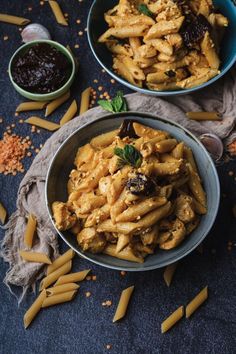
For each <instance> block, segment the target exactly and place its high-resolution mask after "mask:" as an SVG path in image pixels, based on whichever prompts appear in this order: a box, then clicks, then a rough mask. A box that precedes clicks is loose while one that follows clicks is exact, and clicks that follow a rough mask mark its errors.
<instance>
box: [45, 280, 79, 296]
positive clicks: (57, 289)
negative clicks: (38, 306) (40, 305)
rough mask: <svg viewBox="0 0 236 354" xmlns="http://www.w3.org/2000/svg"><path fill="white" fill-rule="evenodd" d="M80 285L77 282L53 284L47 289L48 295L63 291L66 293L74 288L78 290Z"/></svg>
mask: <svg viewBox="0 0 236 354" xmlns="http://www.w3.org/2000/svg"><path fill="white" fill-rule="evenodd" d="M78 288H79V285H78V284H75V283H67V284H63V285H58V286H53V287H51V288H48V289H47V290H46V293H47V296H48V297H49V296H53V295H57V294H61V293H66V292H68V291H72V290H78Z"/></svg>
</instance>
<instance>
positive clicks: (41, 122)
mask: <svg viewBox="0 0 236 354" xmlns="http://www.w3.org/2000/svg"><path fill="white" fill-rule="evenodd" d="M25 123H28V124H31V125H36V126H37V127H39V128H43V129H46V130H50V131H55V130H57V129H59V128H60V125H59V124H56V123H53V122H49V121H48V120H45V119H42V118H39V117H30V118H28V119H26V120H25Z"/></svg>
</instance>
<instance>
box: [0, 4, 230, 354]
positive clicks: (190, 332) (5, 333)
mask: <svg viewBox="0 0 236 354" xmlns="http://www.w3.org/2000/svg"><path fill="white" fill-rule="evenodd" d="M91 3H92V1H91V0H87V1H85V0H84V1H82V2H79V1H76V0H70V1H60V4H61V6H62V8H63V11H64V12H65V13H68V14H69V24H70V25H69V27H68V28H66V27H61V26H59V25H57V23H56V22H55V19H54V17H53V15H52V13H51V11H50V8H49V5H48V4H47V3H46V2H45V4H44V5H43V6H41V5H40V1H39V0H37V1H36V0H31V1H29V0H25V1H22V0H21V1H3V0H1V1H0V12H3V13H4V12H7V13H11V14H15V15H19V16H24V17H28V18H30V19H32V22H39V23H42V24H43V25H45V26H46V27H47V28H48V29H49V30H50V31H51V33H52V36H53V39H55V40H57V41H59V42H60V43H62V44H70V45H71V48H73V47H74V45H75V44H79V45H80V48H78V49H74V52H75V53H76V56H77V57H78V58H79V61H80V70H79V74H78V76H77V78H76V82H75V84H74V85H73V88H72V96H73V97H75V98H76V100H77V102H78V104H79V100H80V93H81V91H82V90H83V89H85V88H86V87H87V86H88V85H91V86H93V87H94V88H97V87H98V86H103V87H104V90H103V91H102V92H104V91H108V92H109V93H110V94H111V96H112V95H114V93H115V92H116V91H117V90H118V89H120V88H121V87H120V85H118V84H111V83H110V77H109V76H108V75H107V74H105V73H102V70H101V68H100V66H99V65H98V64H97V63H96V61H95V59H94V58H93V56H92V54H91V52H90V50H89V48H88V44H87V39H86V33H85V32H84V29H85V27H86V18H87V14H88V10H89V7H90V5H91ZM28 7H32V11H29V10H28ZM77 19H80V20H81V24H77V23H76V20H77ZM79 31H83V32H84V34H83V36H79V35H78V32H79ZM4 36H9V39H8V40H5V41H4ZM20 44H21V38H20V32H19V30H18V27H17V26H14V25H7V24H3V23H0V58H1V61H0V116H1V117H2V118H3V119H4V122H3V123H2V124H0V138H2V134H3V132H4V131H5V130H6V127H7V126H8V125H10V124H13V123H14V124H16V127H15V128H14V132H16V133H17V134H20V135H22V136H27V135H30V137H31V138H32V141H33V144H34V146H35V147H39V145H40V144H43V143H44V142H45V140H46V139H47V138H48V137H49V136H50V134H51V133H48V132H46V131H43V130H41V133H40V134H37V133H35V134H32V133H31V128H30V127H29V126H27V125H26V124H19V123H18V122H19V119H20V118H23V119H24V118H26V117H28V116H30V115H31V114H30V113H26V114H21V115H20V116H19V117H15V116H14V112H15V108H16V106H17V105H18V104H19V103H20V102H23V100H24V99H22V97H20V96H19V95H18V94H17V93H16V92H15V91H14V89H13V87H12V86H11V84H10V82H9V79H8V75H7V65H8V61H9V59H10V57H11V55H12V54H13V52H14V51H15V50H16V48H17V47H18V46H19V45H20ZM94 79H97V80H98V81H99V83H96V84H94V83H93V80H94ZM123 91H124V92H128V91H127V90H126V89H123ZM68 106H69V102H68V103H66V104H65V105H64V106H63V107H62V108H61V109H59V110H58V111H56V112H55V113H54V114H53V115H52V116H51V118H50V119H52V121H55V122H56V121H58V120H59V118H60V117H61V116H62V114H63V112H64V111H65V110H66V109H67V107H68ZM35 113H36V114H40V112H35ZM32 159H33V157H32V158H27V159H25V169H27V168H28V167H29V166H30V164H31V163H32ZM218 171H219V175H220V180H221V186H222V200H221V207H220V211H219V214H218V218H217V221H216V223H215V226H214V227H213V229H212V231H211V233H210V234H209V236H208V237H207V239H206V241H205V242H204V245H203V249H204V252H203V254H202V255H201V254H199V253H198V252H197V251H194V252H193V253H192V254H191V255H190V256H188V257H186V258H185V259H183V260H182V261H181V263H180V265H179V267H178V269H177V272H176V275H175V278H174V280H173V283H172V285H171V287H170V288H167V286H166V285H165V283H164V281H163V270H156V271H151V272H146V273H129V274H126V276H124V277H122V276H121V275H120V273H119V272H118V271H111V270H107V269H105V268H101V267H97V266H95V265H93V264H90V263H88V262H86V261H84V260H81V259H79V258H76V259H75V261H74V266H73V270H74V271H77V270H79V269H85V268H88V267H90V268H91V269H92V273H93V274H96V276H97V281H85V282H83V283H82V284H81V288H80V290H79V293H78V296H77V297H76V298H75V299H74V300H73V302H72V303H68V304H64V305H60V306H57V307H52V308H48V309H45V310H43V311H42V312H41V313H40V314H39V315H38V317H37V318H36V319H35V321H34V322H33V323H32V325H31V326H30V327H29V329H28V330H27V331H25V330H24V328H23V315H24V313H25V311H26V309H27V308H28V307H29V306H30V304H31V303H32V302H33V300H34V295H33V294H31V295H28V296H27V299H26V300H25V301H24V302H23V304H22V305H21V306H20V308H18V306H17V301H16V299H15V298H14V297H13V296H12V295H11V294H10V293H9V291H8V289H7V287H6V286H5V285H4V284H3V283H1V284H0V353H1V354H23V353H29V354H33V353H40V354H41V353H42V354H43V353H50V354H53V353H57V354H62V353H63V354H65V353H66V354H67V353H68V354H74V353H79V354H80V353H86V354H100V353H105V352H111V353H115V354H126V353H130V354H139V353H140V354H141V353H142V354H150V353H158V354H159V353H160V354H169V353H176V354H178V353H181V354H182V353H185V354H187V353H191V354H195V353H196V354H203V353H204V354H208V353H209V354H213V353H215V354H231V353H232V354H233V353H235V347H236V339H235V337H236V336H235V335H236V320H235V318H236V291H235V285H236V281H235V271H236V261H235V254H236V247H235V246H234V244H236V237H235V235H236V220H235V219H234V217H233V214H232V206H233V205H234V203H235V200H236V189H235V180H234V176H236V165H235V162H233V161H231V162H229V163H227V164H224V165H222V166H220V167H218ZM229 171H233V172H234V175H233V176H229V175H228V172H229ZM22 177H23V175H22V174H19V175H17V176H15V177H13V176H4V175H2V174H0V200H1V201H2V202H3V203H4V205H5V206H6V208H7V210H8V213H9V214H11V213H12V212H13V211H14V210H15V208H16V206H15V201H16V195H17V188H18V186H19V183H20V181H21V179H22ZM3 235H4V234H3V232H2V230H0V237H1V238H2V237H3ZM228 241H232V242H233V247H232V251H228V249H227V243H228ZM60 245H61V251H63V250H65V249H66V248H65V246H64V245H63V244H62V242H60ZM0 267H1V268H0V269H1V271H0V281H2V280H3V278H4V275H5V272H6V271H7V264H4V262H3V261H2V259H0ZM133 284H134V285H135V291H134V294H133V297H132V300H131V303H130V306H129V309H128V313H127V316H126V318H125V319H124V320H122V321H121V322H120V323H116V324H113V323H112V317H113V314H114V312H115V308H116V304H117V302H118V299H119V295H120V292H121V291H122V290H123V289H124V288H126V287H127V286H130V285H133ZM205 285H208V286H209V299H208V301H207V302H206V303H205V304H204V305H203V306H202V307H201V309H199V311H197V312H196V313H195V314H194V315H193V316H192V318H191V319H189V320H186V319H183V320H182V321H181V322H180V323H179V324H178V325H176V326H175V327H174V328H173V329H172V330H171V331H170V332H169V333H167V334H165V335H162V334H161V331H160V326H161V322H162V321H163V320H164V319H165V318H166V317H167V316H168V315H169V314H170V313H171V312H172V311H174V310H175V309H176V308H177V307H179V306H180V305H185V304H187V303H188V302H189V301H190V300H191V299H192V298H193V297H194V296H195V295H196V294H197V293H198V292H199V291H200V290H201V289H202V288H203V287H204V286H205ZM86 291H90V292H91V294H92V295H91V297H89V298H86V297H85V292H86ZM106 300H111V301H112V306H111V307H109V308H104V307H103V306H102V302H103V301H106ZM107 344H111V345H112V348H111V349H110V351H109V350H107V349H106V345H107Z"/></svg>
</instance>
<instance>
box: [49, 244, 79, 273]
mask: <svg viewBox="0 0 236 354" xmlns="http://www.w3.org/2000/svg"><path fill="white" fill-rule="evenodd" d="M74 255H75V252H74V251H73V250H72V249H69V250H68V251H66V252H65V253H64V254H62V255H61V256H59V257H58V258H57V259H55V261H53V262H52V264H50V265H49V266H48V268H47V273H46V274H47V275H49V274H51V273H52V272H54V271H55V270H57V269H58V268H60V267H61V266H63V265H64V264H65V263H67V262H69V261H70V260H71V259H72V258H73V257H74Z"/></svg>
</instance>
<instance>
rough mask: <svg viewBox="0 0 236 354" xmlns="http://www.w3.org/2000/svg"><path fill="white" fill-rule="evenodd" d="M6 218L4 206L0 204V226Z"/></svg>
mask: <svg viewBox="0 0 236 354" xmlns="http://www.w3.org/2000/svg"><path fill="white" fill-rule="evenodd" d="M6 217H7V211H6V209H5V208H4V206H3V205H2V203H1V202H0V221H1V223H2V224H4V223H5V221H6Z"/></svg>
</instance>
